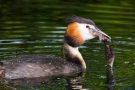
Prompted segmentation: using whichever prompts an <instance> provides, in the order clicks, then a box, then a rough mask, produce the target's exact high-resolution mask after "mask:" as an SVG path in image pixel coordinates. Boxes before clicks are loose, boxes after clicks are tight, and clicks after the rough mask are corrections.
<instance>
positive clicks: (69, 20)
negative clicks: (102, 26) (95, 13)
mask: <svg viewBox="0 0 135 90" xmlns="http://www.w3.org/2000/svg"><path fill="white" fill-rule="evenodd" d="M72 22H78V23H85V24H91V25H94V26H95V23H94V22H93V21H92V20H90V19H86V18H83V17H79V16H75V15H73V16H70V17H67V19H66V23H72Z"/></svg>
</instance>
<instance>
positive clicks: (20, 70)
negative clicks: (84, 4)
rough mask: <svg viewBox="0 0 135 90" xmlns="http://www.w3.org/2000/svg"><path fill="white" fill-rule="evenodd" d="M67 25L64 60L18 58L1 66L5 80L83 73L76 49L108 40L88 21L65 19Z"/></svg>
mask: <svg viewBox="0 0 135 90" xmlns="http://www.w3.org/2000/svg"><path fill="white" fill-rule="evenodd" d="M66 22H67V23H68V26H67V29H66V32H65V35H64V45H63V53H64V56H65V59H61V58H57V57H54V56H49V55H33V54H31V55H20V56H16V57H13V58H10V59H7V60H4V61H1V63H0V76H2V77H4V78H5V79H19V78H31V77H47V76H60V75H68V74H71V73H78V72H83V71H85V69H86V64H85V62H84V60H83V57H82V55H81V54H80V52H79V50H78V48H79V46H81V45H82V44H83V43H84V42H85V41H86V40H90V39H93V38H96V37H99V38H100V39H101V40H103V39H104V38H105V37H106V38H109V39H111V38H110V37H109V36H108V35H107V34H105V33H104V32H102V31H101V30H99V29H98V28H97V27H96V25H95V23H94V22H93V21H92V20H90V19H85V18H82V17H78V16H71V17H68V18H67V19H66Z"/></svg>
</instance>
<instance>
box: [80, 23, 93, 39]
mask: <svg viewBox="0 0 135 90" xmlns="http://www.w3.org/2000/svg"><path fill="white" fill-rule="evenodd" d="M86 25H87V24H79V26H78V30H79V31H80V33H81V35H82V37H83V39H84V40H89V39H93V38H94V36H93V35H92V33H90V30H88V28H86Z"/></svg>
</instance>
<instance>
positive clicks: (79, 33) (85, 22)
mask: <svg viewBox="0 0 135 90" xmlns="http://www.w3.org/2000/svg"><path fill="white" fill-rule="evenodd" d="M66 22H67V23H68V27H67V30H66V33H65V41H66V42H67V44H69V45H70V46H72V47H78V46H80V45H82V44H83V43H84V42H85V41H86V40H89V39H93V38H95V37H99V38H100V40H103V39H104V38H105V37H106V38H109V39H111V37H110V36H108V35H107V34H105V33H104V32H102V31H101V30H100V29H98V28H97V27H96V25H95V23H94V22H93V21H92V20H90V19H85V18H82V17H78V16H71V17H68V18H67V19H66Z"/></svg>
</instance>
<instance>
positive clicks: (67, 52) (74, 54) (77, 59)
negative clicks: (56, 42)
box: [63, 42, 86, 70]
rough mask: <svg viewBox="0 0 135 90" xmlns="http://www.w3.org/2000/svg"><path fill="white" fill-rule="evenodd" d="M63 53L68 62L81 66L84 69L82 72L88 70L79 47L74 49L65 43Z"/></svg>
mask: <svg viewBox="0 0 135 90" xmlns="http://www.w3.org/2000/svg"><path fill="white" fill-rule="evenodd" d="M63 53H64V56H65V59H66V60H67V61H70V62H73V63H75V64H77V65H79V66H80V67H81V68H82V70H85V69H86V64H85V62H84V60H83V57H82V55H81V53H80V52H79V50H78V47H72V46H70V45H69V44H67V43H66V42H64V46H63Z"/></svg>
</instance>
